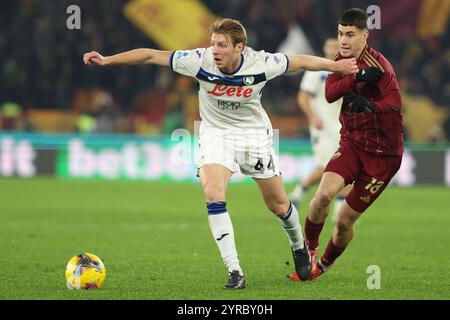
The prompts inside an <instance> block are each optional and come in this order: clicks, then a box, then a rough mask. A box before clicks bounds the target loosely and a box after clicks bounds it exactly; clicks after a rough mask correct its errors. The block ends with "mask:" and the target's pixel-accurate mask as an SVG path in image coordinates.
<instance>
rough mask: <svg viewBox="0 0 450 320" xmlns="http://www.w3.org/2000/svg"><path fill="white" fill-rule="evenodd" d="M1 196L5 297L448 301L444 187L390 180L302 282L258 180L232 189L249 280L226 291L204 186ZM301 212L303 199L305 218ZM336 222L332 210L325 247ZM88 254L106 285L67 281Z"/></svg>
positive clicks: (87, 186) (24, 188) (48, 186)
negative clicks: (343, 246) (72, 264)
mask: <svg viewBox="0 0 450 320" xmlns="http://www.w3.org/2000/svg"><path fill="white" fill-rule="evenodd" d="M290 189H291V188H289V190H290ZM0 194H1V201H0V219H1V223H0V250H1V253H2V254H1V255H0V263H1V266H2V268H1V269H0V299H180V300H181V299H183V300H186V299H269V300H270V299H276V300H278V299H449V298H450V281H449V279H450V271H449V268H448V266H449V265H450V255H449V253H448V252H449V245H450V233H449V231H448V226H449V225H450V215H449V209H448V194H449V191H448V189H445V188H438V187H415V188H410V189H401V188H395V187H390V188H388V189H387V191H386V192H385V193H384V194H383V195H382V196H381V197H380V199H379V200H378V201H377V202H375V204H374V206H373V207H372V208H370V209H369V210H368V211H367V212H366V213H365V214H364V215H363V216H362V218H361V219H360V222H358V224H357V226H356V236H355V238H354V239H353V242H352V243H351V244H350V246H349V247H348V249H347V250H346V251H345V252H344V254H343V255H342V256H341V257H340V258H339V259H338V260H337V263H336V265H335V266H334V267H333V269H331V271H330V272H328V273H327V274H325V275H324V276H322V277H320V278H319V279H317V280H316V281H313V282H307V283H300V282H292V281H291V280H289V279H288V278H287V275H289V274H290V272H291V271H292V269H293V266H292V258H291V253H290V250H289V245H288V241H287V238H286V235H285V234H284V232H283V230H282V227H281V225H280V224H279V222H278V221H277V219H276V218H275V217H274V216H273V215H271V214H270V213H269V212H268V210H267V209H266V208H265V206H264V204H263V201H262V199H261V196H260V195H259V192H258V189H257V186H256V185H254V184H253V185H231V186H230V188H229V191H228V210H229V212H230V213H231V216H232V219H233V223H234V228H235V234H236V241H237V247H238V252H239V258H240V261H241V265H242V267H243V269H244V271H245V272H246V278H247V288H246V289H245V290H241V291H226V290H224V289H222V286H223V285H224V284H225V282H226V278H227V274H226V270H225V268H224V266H223V264H222V260H221V258H220V255H219V252H218V249H217V247H216V244H215V242H214V240H213V239H212V236H211V234H210V231H209V227H208V223H207V214H206V208H205V204H204V200H203V196H202V193H201V190H200V187H199V185H195V184H169V183H153V182H146V183H144V182H100V181H99V182H93V181H58V180H53V179H45V178H38V179H32V180H19V179H0ZM311 195H312V192H311V193H310V195H309V197H308V202H309V199H310V197H311ZM305 212H306V203H304V204H303V205H302V207H301V210H300V216H301V218H300V219H301V223H302V225H303V224H304V219H305ZM331 230H332V222H331V217H330V218H329V220H328V221H327V224H326V226H325V228H324V230H323V232H322V235H321V249H322V250H320V254H321V253H322V252H323V249H324V247H325V246H326V243H327V242H328V240H329V237H330V235H331ZM83 251H88V252H92V253H94V254H96V255H98V256H99V257H101V258H102V260H103V262H104V263H105V265H106V269H107V274H106V279H105V283H104V284H103V287H102V288H101V289H99V290H68V289H67V288H66V285H65V278H64V270H65V267H66V264H67V262H68V261H69V259H70V258H71V257H72V256H73V255H76V254H78V253H80V252H83ZM287 261H289V265H287V264H286V262H287ZM370 265H378V266H379V267H380V269H381V289H379V290H369V289H368V288H367V286H366V281H367V279H368V277H369V276H370V274H368V273H367V272H366V270H367V267H368V266H370Z"/></svg>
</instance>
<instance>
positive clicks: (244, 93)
mask: <svg viewBox="0 0 450 320" xmlns="http://www.w3.org/2000/svg"><path fill="white" fill-rule="evenodd" d="M207 93H209V94H212V95H213V96H216V97H222V96H224V95H225V96H228V97H244V98H250V97H251V96H252V93H253V89H252V88H247V89H244V87H243V86H239V87H236V86H228V85H226V84H216V85H215V86H214V88H213V89H212V90H210V91H207Z"/></svg>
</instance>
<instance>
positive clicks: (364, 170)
mask: <svg viewBox="0 0 450 320" xmlns="http://www.w3.org/2000/svg"><path fill="white" fill-rule="evenodd" d="M367 19H368V15H367V13H366V12H365V11H363V10H360V9H356V8H354V9H350V10H347V11H346V12H344V13H343V14H342V16H341V18H340V20H339V26H338V41H339V52H338V53H337V55H336V58H335V60H340V59H344V58H350V57H354V58H356V59H357V65H358V68H359V72H358V73H357V74H356V75H348V76H341V75H339V74H336V73H334V74H331V75H329V76H328V78H327V80H326V89H325V91H326V99H327V101H328V102H329V103H332V102H334V101H336V100H338V99H339V98H341V97H343V98H344V99H343V103H342V106H341V112H340V116H339V120H340V122H341V124H342V129H341V131H340V134H341V140H340V143H339V149H338V150H337V151H336V153H335V154H334V155H333V156H332V158H331V159H330V161H329V162H328V164H327V166H326V168H325V173H324V175H323V177H322V179H321V182H320V185H319V187H318V190H317V192H316V194H315V195H314V198H313V199H312V200H311V203H310V205H309V210H308V216H307V218H306V222H305V235H306V239H307V243H308V248H309V250H310V254H311V257H312V260H313V261H312V262H313V267H312V272H311V275H310V277H309V279H310V280H314V279H315V278H317V277H318V276H320V275H321V274H323V273H324V272H326V271H327V270H328V269H329V268H330V267H331V266H332V265H333V263H334V262H335V260H336V259H337V258H338V257H339V256H340V255H341V254H342V253H343V251H344V250H345V248H346V247H347V246H348V244H349V243H350V241H351V240H352V238H353V235H354V224H355V222H356V220H357V219H358V218H359V217H360V216H361V214H362V213H363V212H364V211H365V210H366V209H367V208H368V207H369V206H370V205H371V204H372V203H373V202H374V201H375V200H376V199H377V198H378V197H379V195H380V194H381V193H382V192H383V191H384V189H385V188H386V186H387V185H388V183H389V181H390V180H391V179H392V177H393V176H394V175H395V173H396V172H397V171H398V169H399V167H400V164H401V161H402V154H403V124H402V101H401V97H400V91H399V86H398V82H397V78H396V75H395V72H394V69H393V67H392V65H391V64H390V63H389V61H388V60H387V59H386V58H385V57H384V56H383V55H382V54H381V53H380V52H378V51H376V50H374V49H372V48H370V47H369V46H368V45H367V38H368V36H369V30H368V28H367ZM349 184H353V188H352V190H351V192H350V193H349V194H348V196H347V197H346V198H345V202H344V204H343V205H342V207H341V209H340V211H339V213H338V218H337V220H336V225H335V228H334V231H333V235H332V237H331V239H330V240H329V242H328V245H327V247H326V249H325V252H324V254H323V256H322V257H321V258H320V260H318V261H317V248H318V246H319V235H320V232H321V230H322V227H323V225H324V222H325V220H326V218H327V215H328V206H329V204H330V202H331V200H332V199H333V198H334V197H335V196H336V195H337V194H338V193H339V191H341V190H342V189H343V188H344V187H345V186H346V185H349Z"/></svg>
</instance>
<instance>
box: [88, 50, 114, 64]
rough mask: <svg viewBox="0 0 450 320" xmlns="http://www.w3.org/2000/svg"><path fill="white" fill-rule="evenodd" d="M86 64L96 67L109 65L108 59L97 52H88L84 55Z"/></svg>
mask: <svg viewBox="0 0 450 320" xmlns="http://www.w3.org/2000/svg"><path fill="white" fill-rule="evenodd" d="M83 62H84V64H88V65H95V66H106V65H107V64H108V61H107V59H106V58H105V57H104V56H102V55H101V54H100V53H98V52H97V51H91V52H87V53H85V54H84V55H83Z"/></svg>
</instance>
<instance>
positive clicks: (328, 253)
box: [320, 238, 345, 266]
mask: <svg viewBox="0 0 450 320" xmlns="http://www.w3.org/2000/svg"><path fill="white" fill-rule="evenodd" d="M344 250H345V248H338V247H336V246H335V245H334V243H333V238H331V239H330V241H329V242H328V245H327V248H326V249H325V253H324V254H323V257H322V258H321V259H320V261H322V263H323V264H325V265H327V266H331V265H332V264H333V263H334V261H335V260H336V259H337V258H338V257H339V256H340V255H341V254H342V252H344Z"/></svg>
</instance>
